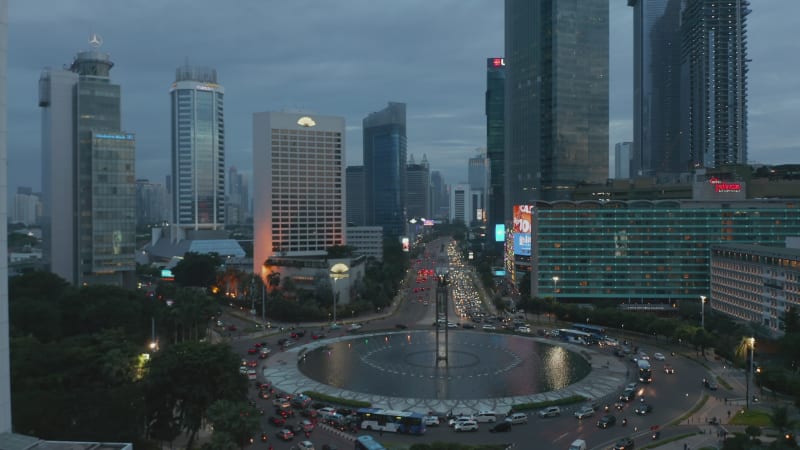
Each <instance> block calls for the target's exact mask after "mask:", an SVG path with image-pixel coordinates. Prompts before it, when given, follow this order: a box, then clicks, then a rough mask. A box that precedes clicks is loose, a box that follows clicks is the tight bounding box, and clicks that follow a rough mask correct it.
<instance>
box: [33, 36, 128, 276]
mask: <svg viewBox="0 0 800 450" xmlns="http://www.w3.org/2000/svg"><path fill="white" fill-rule="evenodd" d="M112 67H113V63H112V62H111V60H110V59H109V56H108V54H106V53H102V52H99V51H97V48H95V49H93V50H89V51H84V52H80V53H78V55H77V57H76V58H75V60H74V61H73V63H72V65H71V66H70V68H69V71H65V70H55V71H52V70H47V71H45V72H43V73H42V76H41V78H40V79H39V106H40V107H42V108H43V109H42V200H43V201H42V203H43V224H44V226H43V228H44V230H43V235H44V241H45V243H44V246H45V251H44V254H45V260H46V263H47V264H48V265H49V267H50V270H51V271H52V272H54V273H56V274H58V275H59V276H61V277H63V278H65V279H66V280H67V281H69V282H71V283H73V284H76V285H80V284H84V283H89V284H92V283H103V284H116V285H126V286H132V283H133V272H134V269H135V262H134V252H135V231H136V217H135V208H136V184H135V145H136V141H135V138H134V136H133V135H132V134H130V133H125V132H124V131H122V129H121V126H122V124H121V111H120V86H119V85H117V84H113V83H111V79H110V75H109V73H110V70H111V68H112ZM69 218H72V220H69Z"/></svg>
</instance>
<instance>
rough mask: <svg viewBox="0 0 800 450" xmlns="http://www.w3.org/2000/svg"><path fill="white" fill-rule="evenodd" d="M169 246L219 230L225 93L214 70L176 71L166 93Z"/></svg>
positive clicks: (188, 68) (222, 222) (222, 221)
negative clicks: (169, 151) (169, 137)
mask: <svg viewBox="0 0 800 450" xmlns="http://www.w3.org/2000/svg"><path fill="white" fill-rule="evenodd" d="M169 92H170V105H171V110H172V177H171V182H172V187H171V189H170V191H171V192H172V205H173V208H172V224H173V226H172V227H171V231H172V236H171V239H172V240H173V241H180V240H182V239H184V238H185V235H186V231H187V230H220V229H224V228H225V112H224V102H223V100H224V94H225V90H224V89H223V87H222V86H220V85H219V84H217V72H216V70H214V69H209V68H205V67H194V66H188V65H186V66H181V67H179V68H178V69H177V70H176V71H175V82H174V83H172V86H171V87H170V90H169Z"/></svg>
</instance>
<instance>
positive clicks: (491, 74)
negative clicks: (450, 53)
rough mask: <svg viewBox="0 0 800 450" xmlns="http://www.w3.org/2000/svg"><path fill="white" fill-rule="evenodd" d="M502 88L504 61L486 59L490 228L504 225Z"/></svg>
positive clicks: (503, 89) (488, 216)
mask: <svg viewBox="0 0 800 450" xmlns="http://www.w3.org/2000/svg"><path fill="white" fill-rule="evenodd" d="M505 86H506V63H505V60H504V59H503V58H489V59H487V60H486V157H487V158H489V183H490V185H489V201H488V203H489V204H488V209H489V212H488V214H487V219H488V221H489V225H490V226H491V225H496V224H500V223H505V216H504V215H503V205H504V204H505V195H504V186H503V184H504V183H505V145H504V143H505V120H504V119H503V118H504V117H505Z"/></svg>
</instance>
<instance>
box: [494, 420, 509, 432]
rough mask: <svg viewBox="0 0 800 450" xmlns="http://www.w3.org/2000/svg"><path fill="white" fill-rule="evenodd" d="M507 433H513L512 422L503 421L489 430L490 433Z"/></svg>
mask: <svg viewBox="0 0 800 450" xmlns="http://www.w3.org/2000/svg"><path fill="white" fill-rule="evenodd" d="M505 431H511V421H510V420H502V421H500V422H497V423H496V424H494V426H493V427H491V428H489V432H490V433H502V432H505Z"/></svg>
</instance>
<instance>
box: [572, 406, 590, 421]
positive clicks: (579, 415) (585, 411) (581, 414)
mask: <svg viewBox="0 0 800 450" xmlns="http://www.w3.org/2000/svg"><path fill="white" fill-rule="evenodd" d="M574 415H575V418H576V419H583V418H586V417H591V416H593V415H594V409H592V407H591V406H584V407H582V408H581V409H579V410H577V411H575V413H574Z"/></svg>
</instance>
